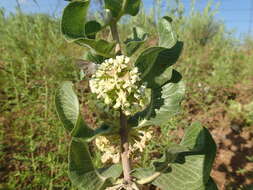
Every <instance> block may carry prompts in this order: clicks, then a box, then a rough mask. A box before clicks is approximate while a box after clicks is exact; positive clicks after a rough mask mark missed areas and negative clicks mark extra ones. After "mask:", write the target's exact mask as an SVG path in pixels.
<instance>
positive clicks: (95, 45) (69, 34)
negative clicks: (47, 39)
mask: <svg viewBox="0 0 253 190" xmlns="http://www.w3.org/2000/svg"><path fill="white" fill-rule="evenodd" d="M88 7H89V1H88V0H84V1H73V2H71V3H69V4H68V6H67V7H66V8H65V9H64V11H63V16H62V21H61V31H62V33H63V35H64V36H65V38H66V39H67V40H68V41H69V42H75V43H77V44H79V45H82V46H85V47H88V48H90V49H92V50H94V51H95V52H96V53H97V54H99V55H101V56H104V57H113V56H114V54H115V46H116V43H114V42H113V43H110V42H108V41H105V40H96V39H95V37H96V33H97V32H99V31H100V30H101V29H102V28H103V27H102V26H101V25H100V23H98V22H97V21H88V22H86V15H87V12H88Z"/></svg>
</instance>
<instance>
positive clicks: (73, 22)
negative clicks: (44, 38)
mask: <svg viewBox="0 0 253 190" xmlns="http://www.w3.org/2000/svg"><path fill="white" fill-rule="evenodd" d="M89 4H90V2H89V1H88V0H87V1H74V2H70V3H69V4H68V6H67V7H66V8H65V9H64V11H63V15H62V21H61V31H62V33H63V35H64V36H65V37H66V38H67V39H68V40H73V39H78V38H84V37H85V23H86V15H87V11H88V7H89Z"/></svg>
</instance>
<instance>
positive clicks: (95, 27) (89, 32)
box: [85, 20, 102, 39]
mask: <svg viewBox="0 0 253 190" xmlns="http://www.w3.org/2000/svg"><path fill="white" fill-rule="evenodd" d="M101 29H102V26H101V24H100V23H99V22H97V21H95V20H91V21H89V22H86V24H85V35H86V36H87V37H88V38H90V39H95V38H96V33H97V32H99V31H100V30H101Z"/></svg>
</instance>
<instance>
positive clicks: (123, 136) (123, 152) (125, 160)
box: [110, 22, 131, 184]
mask: <svg viewBox="0 0 253 190" xmlns="http://www.w3.org/2000/svg"><path fill="white" fill-rule="evenodd" d="M110 27H111V33H112V37H113V39H114V40H115V41H116V42H117V44H118V49H117V47H116V53H117V52H118V51H120V52H121V51H122V50H121V46H120V38H119V33H118V30H117V23H116V22H114V23H112V24H111V26H110ZM119 134H120V140H121V145H120V156H121V163H122V167H123V174H124V182H125V183H127V184H131V176H130V172H131V166H130V160H129V142H128V135H129V129H128V127H127V117H126V115H125V114H124V113H123V112H122V110H120V132H119Z"/></svg>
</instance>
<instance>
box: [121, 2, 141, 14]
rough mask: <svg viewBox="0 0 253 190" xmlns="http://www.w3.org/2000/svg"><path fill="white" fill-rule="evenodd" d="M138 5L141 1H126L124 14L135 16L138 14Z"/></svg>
mask: <svg viewBox="0 0 253 190" xmlns="http://www.w3.org/2000/svg"><path fill="white" fill-rule="evenodd" d="M140 5H141V0H126V5H125V9H124V13H125V14H129V15H131V16H136V15H137V14H138V12H139V9H140Z"/></svg>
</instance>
